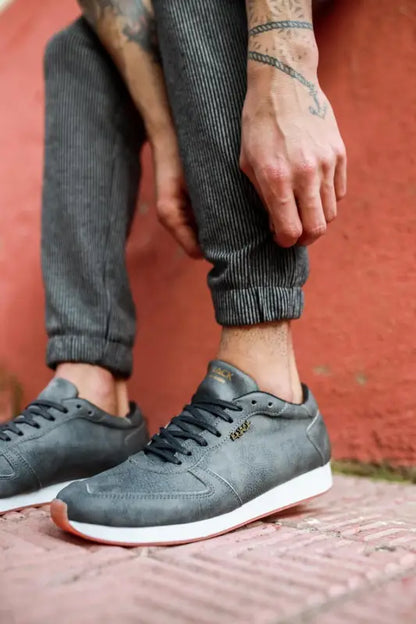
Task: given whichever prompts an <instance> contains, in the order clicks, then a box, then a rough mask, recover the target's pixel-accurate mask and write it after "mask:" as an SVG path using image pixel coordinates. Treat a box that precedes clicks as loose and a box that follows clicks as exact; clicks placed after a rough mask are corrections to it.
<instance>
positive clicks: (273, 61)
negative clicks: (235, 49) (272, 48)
mask: <svg viewBox="0 0 416 624" xmlns="http://www.w3.org/2000/svg"><path fill="white" fill-rule="evenodd" d="M248 58H249V59H250V60H252V61H257V62H258V63H264V64H265V65H271V66H272V67H275V68H276V69H279V70H280V71H281V72H283V73H285V74H287V75H288V76H290V77H291V78H293V79H294V80H297V81H298V82H300V84H302V85H303V86H304V87H306V88H307V89H308V91H309V95H310V96H311V97H312V98H313V101H314V104H315V106H309V112H310V113H311V114H312V115H316V116H317V117H321V118H322V119H324V118H325V115H326V112H327V105H326V104H325V103H322V102H321V101H320V100H319V92H318V88H317V86H316V85H315V84H314V83H313V82H310V81H309V80H307V79H306V78H305V76H303V75H302V74H301V73H300V72H298V71H296V70H295V69H293V67H291V66H290V65H287V64H286V63H283V62H282V61H279V59H278V58H276V57H274V56H269V55H268V54H260V53H259V52H252V51H249V53H248Z"/></svg>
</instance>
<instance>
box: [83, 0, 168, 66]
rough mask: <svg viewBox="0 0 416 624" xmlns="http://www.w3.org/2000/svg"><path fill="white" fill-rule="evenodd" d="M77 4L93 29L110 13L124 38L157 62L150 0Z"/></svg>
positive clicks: (85, 0) (94, 0)
mask: <svg viewBox="0 0 416 624" xmlns="http://www.w3.org/2000/svg"><path fill="white" fill-rule="evenodd" d="M78 4H79V5H80V7H81V9H82V10H83V13H84V16H85V18H86V19H87V20H88V22H89V23H90V24H91V26H92V27H93V28H94V29H96V28H97V27H98V25H99V23H100V22H101V20H103V19H104V17H106V16H107V15H109V14H110V15H112V17H113V18H114V19H115V20H116V21H118V22H119V26H120V30H121V32H122V33H123V35H124V36H125V37H126V39H127V40H128V41H131V42H133V43H137V45H139V46H140V47H141V48H142V50H143V51H144V52H148V53H149V54H150V55H151V56H152V59H153V60H154V61H156V62H159V47H158V42H157V32H156V22H155V18H154V15H153V11H152V7H151V2H150V0H147V1H146V0H78Z"/></svg>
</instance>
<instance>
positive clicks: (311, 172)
mask: <svg viewBox="0 0 416 624" xmlns="http://www.w3.org/2000/svg"><path fill="white" fill-rule="evenodd" d="M296 171H297V174H298V175H299V176H300V177H302V178H305V179H308V180H309V179H311V178H314V177H315V175H316V174H317V171H318V166H317V162H316V161H315V160H313V159H305V160H302V161H301V162H299V163H298V164H297V166H296Z"/></svg>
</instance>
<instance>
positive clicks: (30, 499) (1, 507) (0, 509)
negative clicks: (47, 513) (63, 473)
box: [0, 481, 72, 515]
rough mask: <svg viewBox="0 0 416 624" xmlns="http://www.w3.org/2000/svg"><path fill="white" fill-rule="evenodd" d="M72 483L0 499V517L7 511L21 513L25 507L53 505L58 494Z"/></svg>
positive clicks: (50, 486) (68, 482)
mask: <svg viewBox="0 0 416 624" xmlns="http://www.w3.org/2000/svg"><path fill="white" fill-rule="evenodd" d="M70 483H72V481H65V482H64V483H56V484H55V485H48V487H45V488H42V489H41V490H37V491H36V492H30V493H29V494H16V495H15V496H9V497H8V498H0V515H1V514H4V513H6V512H7V511H19V510H20V509H24V508H25V507H37V506H39V505H46V504H47V503H51V502H52V501H53V499H54V498H55V497H56V495H57V494H58V492H60V491H61V490H62V489H63V488H64V487H66V486H67V485H69V484H70Z"/></svg>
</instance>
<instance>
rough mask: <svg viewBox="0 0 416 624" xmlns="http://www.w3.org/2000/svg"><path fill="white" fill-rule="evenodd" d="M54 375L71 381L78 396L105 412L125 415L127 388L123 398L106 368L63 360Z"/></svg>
mask: <svg viewBox="0 0 416 624" xmlns="http://www.w3.org/2000/svg"><path fill="white" fill-rule="evenodd" d="M55 377H62V378H64V379H67V380H68V381H70V382H72V383H73V384H74V385H75V386H76V387H77V388H78V392H79V396H80V398H82V399H86V400H87V401H90V402H91V403H93V404H94V405H96V406H97V407H99V408H100V409H102V410H104V411H105V412H108V413H109V414H112V415H113V416H125V415H126V413H127V411H128V399H127V390H126V394H125V399H124V397H123V395H122V392H121V390H119V391H117V383H118V381H117V380H116V379H115V377H114V376H113V375H112V373H110V371H108V370H107V369H105V368H102V367H101V366H94V365H92V364H84V363H78V362H63V363H61V364H59V365H58V366H57V368H56V372H55ZM123 383H124V384H125V382H123ZM119 394H120V400H119ZM119 403H120V404H119ZM126 404H127V407H126Z"/></svg>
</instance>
